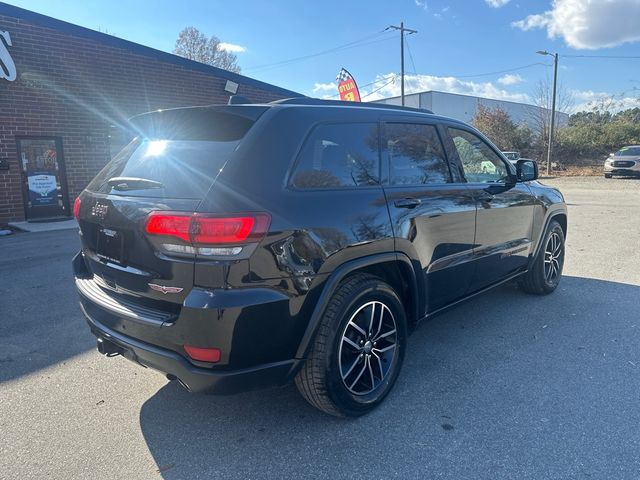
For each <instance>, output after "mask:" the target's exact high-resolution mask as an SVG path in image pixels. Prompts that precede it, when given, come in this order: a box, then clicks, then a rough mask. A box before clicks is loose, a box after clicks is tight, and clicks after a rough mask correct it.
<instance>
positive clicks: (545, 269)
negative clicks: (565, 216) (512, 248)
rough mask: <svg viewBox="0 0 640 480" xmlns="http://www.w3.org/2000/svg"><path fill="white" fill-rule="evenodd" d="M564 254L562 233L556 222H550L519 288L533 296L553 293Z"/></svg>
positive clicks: (558, 278) (557, 282)
mask: <svg viewBox="0 0 640 480" xmlns="http://www.w3.org/2000/svg"><path fill="white" fill-rule="evenodd" d="M564 253H565V245H564V231H563V230H562V227H561V226H560V224H559V223H558V222H556V221H555V220H552V221H551V223H550V224H549V227H548V228H547V231H546V232H545V234H544V237H543V238H542V245H541V246H540V251H539V252H538V255H537V256H536V258H535V259H534V261H533V264H532V266H531V268H530V269H529V271H528V272H527V273H525V274H524V276H523V277H522V278H521V280H520V282H519V284H520V288H522V290H524V291H525V292H527V293H533V294H535V295H547V294H549V293H551V292H553V291H554V290H555V289H556V288H557V287H558V284H559V283H560V278H561V277H562V268H563V266H564Z"/></svg>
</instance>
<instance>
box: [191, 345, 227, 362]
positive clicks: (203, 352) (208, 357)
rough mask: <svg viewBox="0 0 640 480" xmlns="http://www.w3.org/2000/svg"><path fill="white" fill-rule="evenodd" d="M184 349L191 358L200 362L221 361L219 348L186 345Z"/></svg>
mask: <svg viewBox="0 0 640 480" xmlns="http://www.w3.org/2000/svg"><path fill="white" fill-rule="evenodd" d="M184 351H185V352H187V355H189V358H191V359H193V360H198V361H200V362H211V363H215V362H219V361H220V356H221V352H220V349H219V348H201V347H192V346H191V345H185V346H184Z"/></svg>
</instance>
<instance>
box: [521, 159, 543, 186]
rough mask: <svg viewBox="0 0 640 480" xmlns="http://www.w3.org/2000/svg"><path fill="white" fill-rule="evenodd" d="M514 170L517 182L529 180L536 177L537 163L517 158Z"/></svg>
mask: <svg viewBox="0 0 640 480" xmlns="http://www.w3.org/2000/svg"><path fill="white" fill-rule="evenodd" d="M516 172H517V176H518V181H519V182H530V181H531V180H537V179H538V164H537V163H536V162H534V161H533V160H518V163H516Z"/></svg>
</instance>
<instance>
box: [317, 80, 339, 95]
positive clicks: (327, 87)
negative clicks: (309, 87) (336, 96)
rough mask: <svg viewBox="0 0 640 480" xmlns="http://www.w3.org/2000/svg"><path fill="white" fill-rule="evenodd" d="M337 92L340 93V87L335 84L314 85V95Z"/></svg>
mask: <svg viewBox="0 0 640 480" xmlns="http://www.w3.org/2000/svg"><path fill="white" fill-rule="evenodd" d="M332 91H333V92H337V91H338V85H336V84H335V82H331V83H314V84H313V93H318V92H332Z"/></svg>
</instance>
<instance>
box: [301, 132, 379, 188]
mask: <svg viewBox="0 0 640 480" xmlns="http://www.w3.org/2000/svg"><path fill="white" fill-rule="evenodd" d="M379 164H380V160H379V152H378V124H376V123H339V124H327V125H320V126H318V127H316V128H315V129H314V130H313V132H312V133H311V135H310V136H309V138H308V139H307V141H306V142H305V144H304V147H303V148H302V152H301V154H300V157H299V159H298V163H297V165H296V167H295V171H294V172H293V175H292V178H291V185H292V186H294V187H295V188H300V189H307V188H309V189H315V188H336V187H338V188H339V187H356V186H366V185H376V184H378V182H379V169H380V166H379Z"/></svg>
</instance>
